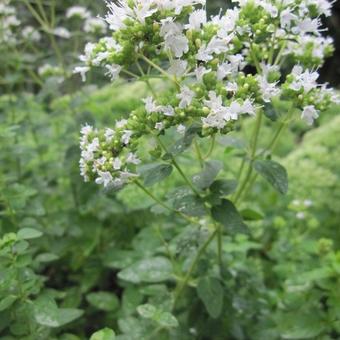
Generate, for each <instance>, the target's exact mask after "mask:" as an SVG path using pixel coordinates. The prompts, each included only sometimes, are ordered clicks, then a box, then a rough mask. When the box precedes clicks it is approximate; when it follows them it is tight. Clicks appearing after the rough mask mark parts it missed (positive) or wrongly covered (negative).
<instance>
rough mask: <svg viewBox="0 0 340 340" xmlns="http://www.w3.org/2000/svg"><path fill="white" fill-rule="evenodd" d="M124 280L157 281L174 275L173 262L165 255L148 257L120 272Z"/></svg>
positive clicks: (135, 281) (138, 281) (137, 281)
mask: <svg viewBox="0 0 340 340" xmlns="http://www.w3.org/2000/svg"><path fill="white" fill-rule="evenodd" d="M118 277H119V278H120V279H122V280H124V281H128V282H133V283H140V282H149V283H157V282H162V281H166V280H169V279H170V278H171V277H172V265H171V262H170V261H169V260H168V259H167V258H165V257H154V258H148V259H144V260H141V261H138V262H136V263H134V264H133V265H131V266H129V267H127V268H125V269H123V270H122V271H120V272H119V273H118Z"/></svg>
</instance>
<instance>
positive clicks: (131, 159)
mask: <svg viewBox="0 0 340 340" xmlns="http://www.w3.org/2000/svg"><path fill="white" fill-rule="evenodd" d="M140 162H141V161H140V159H139V158H138V157H137V156H136V154H134V153H132V152H129V153H128V155H127V158H126V163H130V164H135V165H138V164H140Z"/></svg>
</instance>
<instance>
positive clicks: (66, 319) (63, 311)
mask: <svg viewBox="0 0 340 340" xmlns="http://www.w3.org/2000/svg"><path fill="white" fill-rule="evenodd" d="M83 314H84V312H83V311H82V310H81V309H76V308H59V309H58V326H59V327H61V326H64V325H66V324H68V323H70V322H72V321H74V320H76V319H78V318H80V317H81V316H82V315H83Z"/></svg>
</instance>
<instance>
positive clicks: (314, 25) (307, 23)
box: [292, 18, 320, 34]
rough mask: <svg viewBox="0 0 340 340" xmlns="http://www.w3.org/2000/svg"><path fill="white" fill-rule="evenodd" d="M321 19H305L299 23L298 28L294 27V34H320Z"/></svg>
mask: <svg viewBox="0 0 340 340" xmlns="http://www.w3.org/2000/svg"><path fill="white" fill-rule="evenodd" d="M319 26H320V19H311V18H305V19H303V20H302V21H299V22H298V24H297V26H296V27H293V29H292V32H293V33H294V34H301V33H302V34H303V33H314V34H319Z"/></svg>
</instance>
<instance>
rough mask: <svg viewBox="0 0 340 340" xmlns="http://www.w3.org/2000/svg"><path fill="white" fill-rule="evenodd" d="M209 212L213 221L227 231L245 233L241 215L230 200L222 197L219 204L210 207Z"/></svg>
mask: <svg viewBox="0 0 340 340" xmlns="http://www.w3.org/2000/svg"><path fill="white" fill-rule="evenodd" d="M211 214H212V217H213V218H214V220H215V221H217V222H219V223H221V224H222V225H223V226H224V228H225V230H226V232H227V233H231V234H236V233H247V229H246V225H245V224H244V222H243V219H242V216H241V215H240V214H239V212H238V211H237V209H236V207H235V206H234V204H233V203H232V202H231V201H229V200H227V199H223V200H222V201H221V203H220V204H218V205H215V206H213V207H212V209H211Z"/></svg>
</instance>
